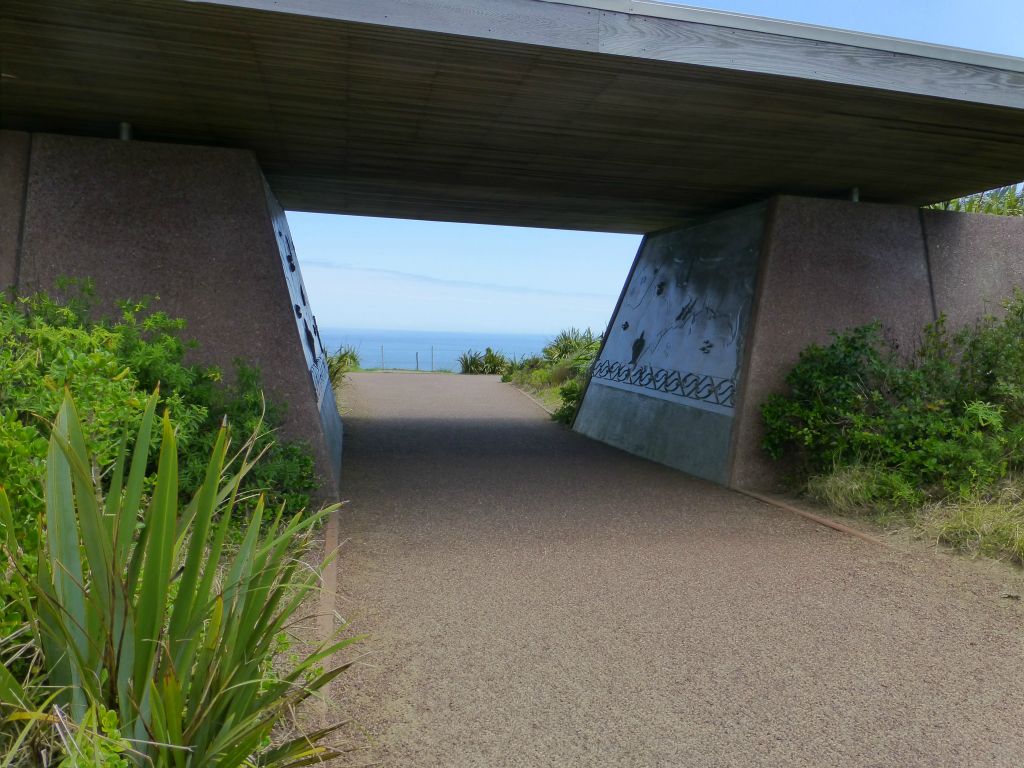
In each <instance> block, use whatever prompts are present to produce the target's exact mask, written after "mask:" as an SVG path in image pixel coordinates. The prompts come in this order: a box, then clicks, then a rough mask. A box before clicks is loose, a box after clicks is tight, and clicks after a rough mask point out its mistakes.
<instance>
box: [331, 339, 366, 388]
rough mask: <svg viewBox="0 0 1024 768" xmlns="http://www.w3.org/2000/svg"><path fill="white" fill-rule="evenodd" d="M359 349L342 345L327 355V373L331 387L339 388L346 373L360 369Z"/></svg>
mask: <svg viewBox="0 0 1024 768" xmlns="http://www.w3.org/2000/svg"><path fill="white" fill-rule="evenodd" d="M359 366H360V361H359V351H358V350H357V349H356V348H355V347H353V346H351V345H342V346H340V347H338V348H337V349H336V350H335V351H334V352H332V353H331V354H329V355H328V356H327V375H328V378H330V381H331V388H332V389H337V388H338V387H339V386H340V385H341V382H343V381H344V380H345V374H347V373H350V372H352V371H358V370H359Z"/></svg>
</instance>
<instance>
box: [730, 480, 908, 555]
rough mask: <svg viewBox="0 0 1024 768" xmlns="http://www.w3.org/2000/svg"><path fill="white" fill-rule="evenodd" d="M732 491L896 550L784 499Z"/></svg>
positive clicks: (868, 535)
mask: <svg viewBox="0 0 1024 768" xmlns="http://www.w3.org/2000/svg"><path fill="white" fill-rule="evenodd" d="M732 490H734V491H736V493H740V494H743V495H744V496H748V497H750V498H751V499H755V500H757V501H760V502H762V503H763V504H768V505H769V506H772V507H775V508H777V509H781V510H783V511H785V512H791V513H793V514H794V515H800V517H804V518H806V519H808V520H810V521H811V522H813V523H817V524H818V525H822V526H824V527H826V528H831V529H832V530H834V531H839V532H840V533H845V534H847V535H849V536H854V537H856V538H858V539H862V540H864V541H867V542H870V543H872V544H876V545H878V546H880V547H885V548H886V549H895V547H893V545H892V544H890V543H889V542H887V541H883V540H882V539H879V538H876V537H874V536H872V535H871V534H869V533H864V532H863V531H858V530H857V529H856V528H851V527H850V526H848V525H843V524H842V523H840V522H837V521H835V520H832V519H830V518H828V517H823V516H821V515H816V514H815V513H813V512H809V511H807V510H806V509H801V508H800V507H797V506H794V505H793V504H790V503H789V502H787V501H783V500H782V499H777V498H773V497H771V496H766V495H764V494H761V493H758V492H757V491H748V490H744V489H742V488H733V489H732Z"/></svg>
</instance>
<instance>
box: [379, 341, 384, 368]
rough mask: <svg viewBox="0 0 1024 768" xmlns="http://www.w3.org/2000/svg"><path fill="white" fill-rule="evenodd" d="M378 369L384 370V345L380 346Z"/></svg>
mask: <svg viewBox="0 0 1024 768" xmlns="http://www.w3.org/2000/svg"><path fill="white" fill-rule="evenodd" d="M380 369H381V370H382V371H383V370H384V345H383V344H381V345H380Z"/></svg>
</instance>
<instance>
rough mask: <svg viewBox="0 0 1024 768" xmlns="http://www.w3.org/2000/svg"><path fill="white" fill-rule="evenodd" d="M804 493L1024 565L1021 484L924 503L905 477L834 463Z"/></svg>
mask: <svg viewBox="0 0 1024 768" xmlns="http://www.w3.org/2000/svg"><path fill="white" fill-rule="evenodd" d="M805 493H806V494H807V496H809V497H810V498H811V499H813V500H815V501H817V502H819V503H821V504H823V505H825V506H827V507H828V508H829V509H830V510H832V511H833V512H836V513H839V514H843V515H854V516H859V517H865V518H868V519H870V520H871V521H872V522H874V523H878V524H882V525H895V526H898V527H906V528H911V529H914V530H916V531H918V532H919V533H920V534H921V535H923V536H925V537H927V538H928V539H930V540H932V541H934V542H936V543H937V544H940V545H942V546H946V547H950V548H952V549H955V550H957V551H958V552H962V553H964V554H967V555H971V556H979V555H982V556H985V557H991V558H995V559H997V560H1007V561H1010V562H1014V563H1017V564H1019V565H1024V482H1021V481H1017V482H1015V483H1014V482H1010V483H1007V484H1005V485H1004V486H1003V487H1002V488H1000V489H999V490H998V491H996V492H994V493H990V494H987V495H976V496H973V497H970V498H967V499H960V498H956V497H949V498H947V499H944V500H942V501H938V502H934V503H931V504H925V503H924V501H923V498H924V497H923V495H922V494H921V492H920V491H919V490H917V489H916V488H914V487H913V486H912V485H911V484H910V483H909V482H908V481H907V480H906V479H905V478H903V477H901V476H900V475H898V474H895V473H893V472H889V471H887V470H885V469H884V468H882V467H877V466H872V465H867V464H855V465H852V466H849V467H837V468H836V469H834V470H833V471H832V472H829V473H828V474H824V475H816V476H814V477H812V478H810V479H809V480H808V481H807V485H806V487H805Z"/></svg>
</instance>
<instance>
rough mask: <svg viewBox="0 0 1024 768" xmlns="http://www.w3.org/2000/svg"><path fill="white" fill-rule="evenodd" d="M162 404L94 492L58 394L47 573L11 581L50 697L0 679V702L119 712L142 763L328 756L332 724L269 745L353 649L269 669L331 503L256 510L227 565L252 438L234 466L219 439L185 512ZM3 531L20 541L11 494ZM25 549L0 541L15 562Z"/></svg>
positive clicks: (0, 517)
mask: <svg viewBox="0 0 1024 768" xmlns="http://www.w3.org/2000/svg"><path fill="white" fill-rule="evenodd" d="M157 399H158V396H157V394H156V393H154V395H153V396H152V397H151V398H150V399H149V401H148V404H147V406H146V409H145V412H144V414H143V417H142V419H141V423H140V426H139V430H138V434H137V436H136V438H135V441H134V445H133V448H132V450H131V451H130V457H129V455H128V454H129V451H128V450H127V446H126V443H125V442H122V444H121V448H120V452H119V458H118V460H117V462H116V463H115V465H114V467H113V469H112V471H111V474H110V476H109V478H108V479H107V481H106V482H102V483H101V481H100V480H99V479H98V477H97V473H96V472H95V470H94V467H93V464H92V462H91V459H90V456H89V454H88V451H87V449H86V444H85V438H84V436H83V431H82V427H81V424H80V421H79V417H78V414H77V412H76V409H75V405H74V402H73V400H72V398H71V396H70V395H69V394H68V395H66V396H65V399H64V402H63V404H62V406H61V408H60V411H59V413H58V415H57V418H56V420H55V422H54V426H53V431H52V434H51V437H50V444H49V453H48V456H47V470H46V483H45V496H46V521H45V522H46V536H45V537H40V541H41V542H43V543H42V544H40V551H39V568H38V574H36V575H34V576H32V575H29V574H20V575H17V574H16V576H15V577H16V578H19V579H21V581H22V586H23V588H24V590H23V591H24V594H25V595H26V597H25V602H26V606H25V608H26V611H27V613H28V615H29V616H30V624H31V625H32V627H33V630H34V633H35V636H36V638H37V639H38V644H39V649H40V652H41V656H42V667H43V669H44V671H45V682H46V688H45V691H46V692H47V696H48V697H49V700H46V701H40V695H41V694H39V691H40V690H44V689H42V688H41V687H40V686H36V688H37V689H38V690H36V691H32V690H27V689H26V687H25V686H24V685H22V684H21V683H19V682H18V681H17V680H15V679H14V678H13V677H12V676H11V675H4V674H0V697H2V698H0V702H2V703H3V704H4V708H5V710H6V711H7V712H13V713H14V715H12V716H16V715H17V714H18V713H19V712H20V713H21V718H22V719H23V720H26V721H31V720H32V719H33V717H35V718H38V717H40V716H42V715H43V713H45V712H46V711H47V710H48V708H49V710H50V711H54V710H58V711H60V712H66V713H68V715H69V717H70V719H71V720H72V721H73V722H75V723H82V722H83V721H88V718H90V717H93V714H92V713H94V712H95V711H96V710H97V709H105V710H109V711H111V712H115V713H117V716H118V720H119V722H120V726H121V730H122V732H123V734H124V737H125V738H126V739H127V740H128V741H129V743H130V744H131V747H132V749H131V752H130V753H128V757H130V759H131V760H133V761H134V762H135V763H136V764H137V765H146V766H150V765H152V766H156V767H157V768H164V767H173V768H193V767H196V768H198V767H199V766H202V767H203V768H208V767H214V766H217V767H221V768H234V767H235V766H243V765H245V766H277V767H279V768H285V767H287V766H299V765H307V764H310V763H316V762H319V761H320V760H326V759H329V758H331V757H334V756H336V754H337V752H335V751H334V750H333V749H331V748H329V747H327V746H324V745H323V744H322V743H321V742H322V741H323V740H324V739H325V737H326V736H327V735H328V734H329V733H331V732H332V731H334V730H335V729H336V728H337V727H339V726H334V727H332V728H327V729H322V730H319V731H317V732H315V733H309V734H305V735H303V736H300V737H298V738H294V739H291V740H289V741H287V742H285V743H282V744H280V745H276V746H273V747H272V746H271V733H272V731H273V729H274V727H275V725H276V724H277V723H278V722H279V720H280V719H281V718H282V716H284V715H285V714H286V713H288V712H290V711H291V710H292V709H293V708H294V707H296V706H297V705H298V704H299V703H300V702H302V701H303V700H305V699H306V698H307V697H309V696H310V695H312V694H314V693H315V692H317V691H319V690H321V689H323V688H324V686H326V685H327V684H328V683H329V682H330V681H331V680H333V679H334V678H335V677H337V676H338V675H339V674H340V673H341V672H342V671H343V670H344V669H345V668H346V667H347V666H349V665H348V664H342V665H338V666H334V667H332V668H329V669H328V670H326V671H322V669H321V667H322V665H324V664H326V663H327V662H328V661H329V660H330V659H331V657H332V656H333V655H334V654H335V653H336V652H338V651H340V650H341V649H342V648H344V647H345V646H347V645H349V644H350V643H352V642H354V641H355V640H356V639H357V638H345V639H339V637H338V636H335V637H334V638H332V639H331V640H329V641H327V642H325V643H323V644H322V645H320V646H319V647H317V648H316V649H315V650H314V651H313V652H312V653H310V654H309V655H307V656H305V658H302V659H301V660H300V661H298V662H297V663H294V664H293V665H292V666H291V667H290V668H289V669H288V670H287V671H285V672H284V673H283V674H282V673H279V674H272V673H271V671H270V666H271V665H270V662H271V660H272V658H273V656H274V649H275V647H276V645H275V641H276V639H277V637H278V635H279V634H280V633H281V632H282V631H284V630H286V628H287V627H288V625H289V622H291V621H292V620H294V618H295V616H296V613H297V611H298V610H299V608H300V606H301V605H302V603H303V600H304V599H305V598H306V597H307V596H309V595H310V594H311V592H313V591H314V590H315V589H316V588H317V585H318V579H319V571H318V570H317V569H310V568H309V567H307V566H306V565H305V564H304V563H303V562H302V561H301V558H302V556H303V555H304V554H305V553H307V552H308V551H309V548H310V547H311V530H312V529H313V527H314V526H315V525H316V524H317V522H318V521H319V520H321V519H322V518H323V517H324V516H326V515H328V514H330V513H332V512H333V511H334V510H335V509H336V508H337V507H329V508H326V509H323V510H321V511H320V512H318V513H316V514H312V515H304V514H302V513H298V514H295V515H293V516H291V517H290V518H285V516H284V510H283V508H282V509H281V510H278V511H277V512H276V513H274V514H272V515H270V517H271V519H270V520H269V521H267V522H265V521H264V516H265V515H266V514H267V512H266V510H265V509H264V505H263V502H262V500H260V502H259V503H258V504H257V505H256V508H255V511H254V513H253V515H252V517H251V519H250V520H249V521H248V523H247V525H246V528H245V532H244V537H243V539H242V543H241V545H240V547H239V548H238V551H237V553H236V554H235V555H234V556H233V557H230V556H228V557H226V556H225V555H224V550H225V547H224V544H225V537H226V536H227V534H228V527H229V525H230V524H231V512H232V509H233V507H234V505H235V503H236V501H237V500H238V489H239V484H240V482H241V481H242V479H243V477H244V476H245V474H246V473H247V472H248V471H249V469H250V468H251V467H252V466H253V465H254V464H255V463H256V462H257V461H258V460H259V456H258V455H255V456H254V455H252V445H253V441H250V442H249V443H247V445H246V446H245V447H243V449H242V450H241V451H239V452H238V454H237V455H236V457H235V459H234V460H232V461H229V460H228V449H229V446H228V439H227V430H226V428H225V427H222V428H221V430H220V432H219V434H218V436H217V440H216V444H215V446H214V448H213V452H212V455H211V457H210V461H209V464H208V466H207V469H206V474H205V479H204V481H203V483H202V485H201V486H200V488H199V489H198V491H197V492H196V494H195V496H194V498H193V499H192V501H191V502H190V503H188V504H187V505H183V506H181V505H179V501H178V455H177V446H176V440H175V433H174V429H173V427H172V423H171V419H170V417H169V415H168V414H166V413H165V414H164V415H163V417H162V419H159V420H157V419H156V417H155V409H156V404H157ZM157 432H159V458H158V464H157V472H156V475H155V484H152V485H149V484H148V483H147V478H146V466H147V463H148V457H149V454H150V449H151V446H152V444H153V443H154V440H155V438H156V437H157V435H156V434H155V433H157ZM232 467H234V469H233V470H232V469H231V468H232ZM126 469H127V474H126ZM232 471H233V474H231V472H232ZM150 482H152V481H150ZM104 485H107V486H108V487H107V490H106V493H105V494H104V493H103V491H102V487H103V486H104ZM0 522H3V523H4V524H5V527H6V530H7V531H9V532H10V531H13V525H11V510H10V508H9V505H8V502H7V497H6V495H5V493H4V492H3V489H2V488H0ZM261 529H265V530H264V532H263V533H262V534H261ZM17 546H18V542H16V541H13V540H8V541H7V542H6V547H7V549H8V551H9V553H10V552H13V551H15V550H16V548H17ZM10 559H11V561H12V562H17V560H16V558H10ZM33 713H34V714H33Z"/></svg>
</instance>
